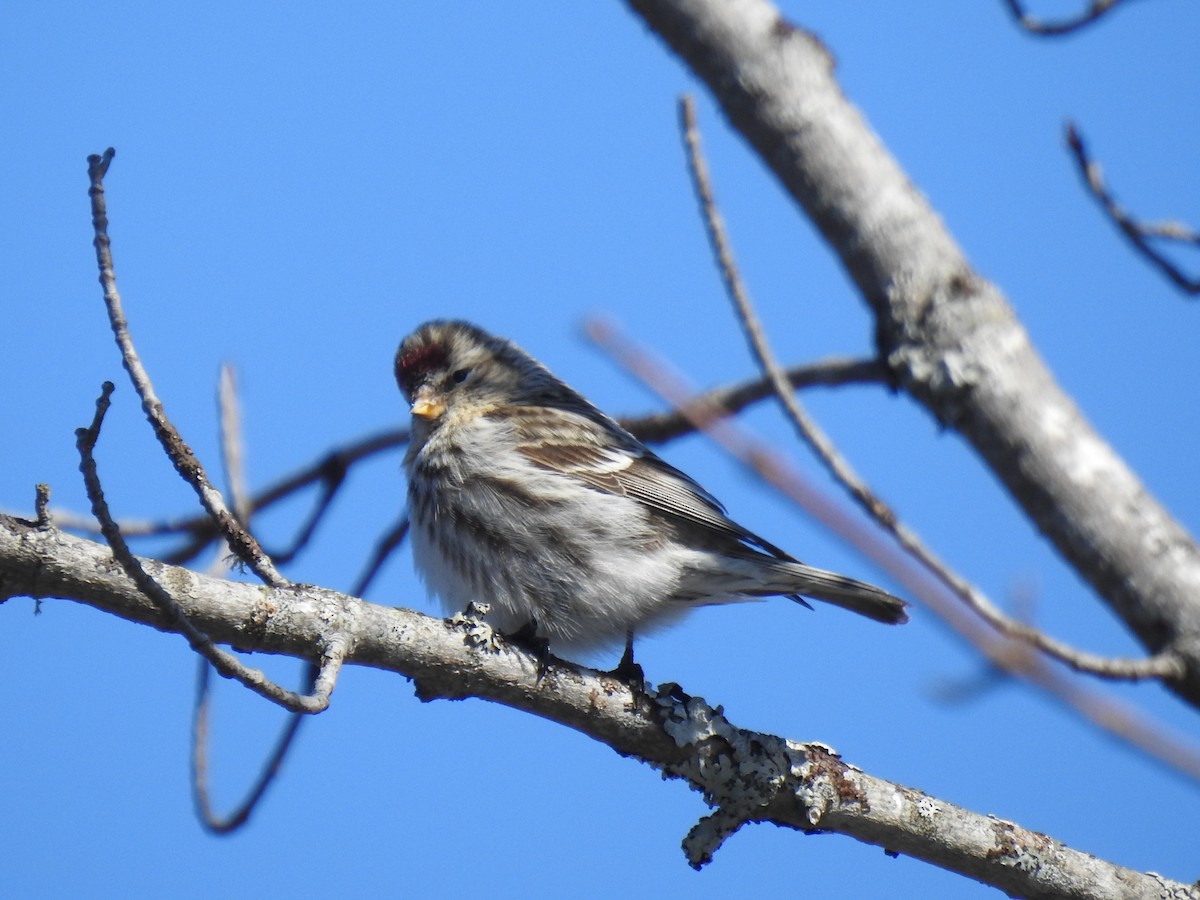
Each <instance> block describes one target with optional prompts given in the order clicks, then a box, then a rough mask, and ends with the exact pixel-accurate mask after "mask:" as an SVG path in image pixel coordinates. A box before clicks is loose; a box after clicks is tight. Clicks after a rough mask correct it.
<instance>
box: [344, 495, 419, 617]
mask: <svg viewBox="0 0 1200 900" xmlns="http://www.w3.org/2000/svg"><path fill="white" fill-rule="evenodd" d="M407 534H408V512H407V511H405V513H404V514H403V515H402V516H401V517H400V521H398V522H397V523H396V524H395V525H394V526H392V528H391V529H390V530H389V531H388V533H387V534H385V535H384V536H383V537H382V538H380V539H379V541H378V542H377V543H376V544H375V552H374V553H373V554H372V555H371V560H370V562H368V563H367V567H366V569H365V570H363V573H362V574H361V575H360V576H358V581H356V582H355V583H354V587H352V588H351V589H350V593H351V594H353V595H354V596H355V597H364V596H366V593H367V588H369V587H370V586H371V582H373V581H374V580H375V576H376V575H378V574H379V570H380V569H382V568H383V564H384V563H385V562H387V559H388V557H389V556H391V555H392V553H394V552H395V550H396V548H397V547H399V546H400V545H401V544H402V543H404V538H405V536H406V535H407Z"/></svg>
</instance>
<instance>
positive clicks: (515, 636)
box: [504, 619, 554, 684]
mask: <svg viewBox="0 0 1200 900" xmlns="http://www.w3.org/2000/svg"><path fill="white" fill-rule="evenodd" d="M504 640H506V641H507V642H508V643H510V644H512V645H514V646H515V647H519V648H520V649H521V650H524V651H525V652H526V653H529V654H530V655H532V656H533V658H534V659H536V660H537V681H538V683H539V684H540V683H541V681H542V678H543V677H544V676H545V674H546V673H547V672H549V671H550V662H551V660H553V659H554V656H553V655H552V654H551V653H550V639H549V638H545V637H542V636H541V635H539V634H538V630H537V622H535V621H534V620H533V619H530V620H529V621H528V622H526V623H525V624H524V625H522V626H521V627H520V628H518V629H517V630H516V631H514V632H513V633H512V634H506V635H505V636H504Z"/></svg>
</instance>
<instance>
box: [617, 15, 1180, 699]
mask: <svg viewBox="0 0 1200 900" xmlns="http://www.w3.org/2000/svg"><path fill="white" fill-rule="evenodd" d="M628 4H629V6H630V7H631V8H632V9H633V10H634V11H635V12H637V13H638V14H639V15H640V16H641V17H642V18H643V19H644V20H645V21H646V23H647V24H648V25H649V26H650V27H651V28H652V29H653V30H654V31H655V32H657V33H658V34H659V36H660V37H662V38H663V40H664V41H666V43H667V44H668V45H669V46H670V47H671V48H672V49H673V50H674V51H675V52H676V53H677V54H679V56H680V57H682V58H683V60H684V61H685V62H686V63H687V64H688V66H689V67H690V68H691V69H692V71H693V72H694V73H695V74H696V75H697V76H698V77H699V78H701V79H702V80H703V81H704V82H705V83H706V84H707V85H708V87H709V89H710V90H711V91H712V93H713V95H714V97H715V98H716V99H717V102H718V103H719V104H720V106H721V109H722V110H723V111H724V113H725V115H726V116H727V117H728V119H729V121H730V122H731V124H732V125H733V126H734V128H736V129H737V130H738V131H739V132H741V134H742V135H743V136H744V137H745V138H746V140H747V141H748V142H749V143H750V145H751V146H752V147H753V148H754V150H755V152H756V153H757V154H758V155H759V156H760V157H761V158H762V160H763V161H764V162H765V163H766V164H767V165H768V166H769V167H770V168H771V169H772V171H773V172H774V173H775V175H776V176H777V177H778V178H779V180H780V182H781V183H782V184H783V186H784V187H785V188H786V190H787V191H788V192H789V193H790V194H791V195H792V197H793V198H794V199H795V200H796V202H797V203H799V204H800V206H801V207H802V208H803V209H804V211H805V212H806V213H807V214H808V216H809V217H810V218H811V219H812V221H813V223H814V224H815V225H816V226H817V228H818V229H819V231H820V232H821V234H822V236H823V237H824V239H825V240H826V241H827V242H828V244H829V245H830V247H831V248H832V249H833V250H834V251H835V252H836V253H837V254H838V256H839V257H840V259H841V261H842V264H843V265H844V266H845V268H846V270H847V272H848V273H849V275H850V277H851V278H852V280H853V281H854V283H855V285H856V286H857V287H858V289H859V291H860V293H861V294H862V296H863V298H864V299H865V300H866V302H867V304H868V306H869V307H870V308H871V310H872V311H873V312H874V314H875V318H876V340H877V342H878V344H879V347H880V352H881V355H882V356H883V358H884V359H885V360H886V362H887V365H888V368H889V369H890V371H891V372H892V373H893V375H894V377H895V380H896V383H897V384H898V385H900V386H901V387H902V388H903V389H904V390H906V391H907V392H908V393H909V394H910V395H911V396H912V397H914V398H915V399H916V400H917V401H918V402H920V403H921V404H922V405H924V406H925V407H926V409H928V410H929V412H930V413H931V414H932V415H933V416H934V418H935V419H937V421H938V422H939V423H941V424H943V425H945V426H947V427H951V428H954V429H956V430H958V431H959V433H961V434H962V435H963V436H964V437H965V438H966V439H967V440H968V441H969V442H970V443H971V445H972V446H973V447H974V448H975V450H976V451H977V452H978V453H979V455H980V456H981V457H982V458H983V460H984V461H985V462H986V463H987V465H988V466H989V467H990V468H991V469H992V470H993V472H994V473H995V474H996V476H997V477H998V478H999V479H1000V480H1001V482H1002V483H1003V484H1004V485H1005V487H1006V488H1007V489H1008V491H1009V493H1010V494H1011V495H1012V496H1013V497H1014V499H1016V500H1017V502H1018V503H1019V504H1020V505H1021V506H1022V507H1023V509H1024V510H1025V512H1026V514H1027V515H1028V516H1029V518H1030V520H1031V521H1032V522H1034V523H1035V524H1036V526H1037V527H1038V528H1039V529H1040V530H1041V531H1042V532H1043V533H1044V534H1045V535H1046V536H1047V537H1048V538H1049V539H1050V540H1051V541H1052V542H1053V544H1054V545H1055V547H1056V548H1057V549H1058V551H1059V552H1060V553H1061V554H1062V555H1063V556H1064V557H1065V558H1066V560H1067V561H1068V562H1069V563H1070V564H1071V565H1072V566H1074V567H1075V569H1076V570H1077V571H1078V572H1079V573H1080V574H1081V575H1083V577H1084V578H1086V579H1087V581H1088V582H1090V583H1091V584H1092V586H1093V587H1094V588H1095V589H1096V592H1097V593H1098V594H1099V595H1100V596H1101V597H1102V598H1103V599H1104V600H1105V601H1106V602H1107V603H1108V605H1109V606H1110V607H1111V608H1112V609H1113V610H1114V611H1115V612H1116V613H1117V614H1118V615H1119V616H1120V617H1121V618H1122V619H1123V620H1124V621H1125V622H1126V624H1127V625H1128V626H1129V628H1130V629H1131V630H1132V631H1133V632H1134V634H1136V635H1137V637H1138V639H1139V640H1140V641H1141V642H1142V643H1143V645H1144V646H1145V647H1146V648H1147V649H1148V650H1149V651H1150V652H1151V653H1152V654H1157V653H1159V652H1160V651H1163V650H1171V651H1173V652H1175V653H1177V654H1178V655H1179V656H1180V658H1181V659H1183V661H1184V664H1185V667H1186V674H1185V675H1184V676H1183V677H1182V678H1180V679H1176V680H1172V681H1169V682H1168V684H1169V686H1170V687H1171V688H1172V689H1173V690H1174V691H1176V692H1177V693H1178V694H1179V695H1180V696H1182V697H1183V698H1185V699H1186V700H1187V701H1188V702H1190V703H1191V704H1192V705H1193V706H1197V707H1200V604H1197V603H1196V602H1195V597H1196V596H1197V594H1198V593H1200V550H1198V549H1197V547H1196V545H1195V543H1194V541H1193V540H1192V539H1191V537H1190V536H1189V535H1188V534H1187V532H1186V531H1185V530H1184V529H1183V528H1182V527H1181V526H1180V525H1179V524H1178V523H1177V522H1176V521H1175V520H1174V519H1172V518H1171V516H1170V514H1169V513H1168V512H1167V511H1166V510H1165V509H1163V508H1162V506H1161V505H1160V504H1158V503H1157V502H1156V501H1155V500H1154V499H1153V497H1152V496H1151V494H1150V492H1149V491H1148V490H1147V489H1146V487H1145V485H1143V484H1142V483H1141V482H1140V481H1139V480H1138V478H1137V477H1136V476H1135V475H1134V473H1133V472H1132V471H1131V470H1130V469H1129V467H1128V466H1126V465H1125V463H1124V462H1123V461H1122V460H1121V459H1120V458H1119V457H1118V456H1117V454H1116V453H1115V452H1114V451H1113V450H1112V448H1111V447H1109V446H1108V444H1106V443H1105V442H1104V441H1103V439H1102V438H1101V437H1100V436H1099V435H1098V434H1096V433H1095V432H1094V431H1093V430H1092V428H1091V426H1090V425H1089V424H1088V422H1087V421H1086V420H1085V419H1084V417H1083V415H1082V413H1080V411H1079V410H1078V408H1077V407H1076V406H1075V404H1074V403H1073V402H1072V401H1071V399H1070V398H1069V397H1068V396H1067V395H1066V394H1065V393H1064V392H1063V390H1062V389H1061V388H1060V387H1059V386H1058V384H1057V383H1056V382H1055V380H1054V377H1053V375H1052V374H1051V373H1050V371H1049V370H1048V369H1047V368H1046V366H1045V364H1044V363H1043V362H1042V360H1041V359H1040V358H1039V357H1038V355H1037V353H1036V351H1035V350H1034V348H1033V346H1032V345H1031V343H1030V341H1029V336H1028V335H1027V334H1026V332H1025V330H1024V329H1023V328H1022V327H1021V325H1020V323H1019V322H1018V321H1017V319H1016V316H1015V314H1014V313H1013V311H1012V309H1011V308H1010V307H1009V305H1008V303H1007V302H1006V301H1005V299H1004V297H1003V296H1002V295H1001V293H1000V291H999V290H998V289H997V288H996V287H995V286H993V285H991V284H989V283H988V282H986V281H985V280H984V279H982V278H981V277H979V276H978V275H977V274H976V273H975V272H973V271H972V270H971V268H970V265H969V263H968V262H967V260H966V258H965V257H964V255H963V253H962V251H961V249H960V248H959V247H958V246H957V245H956V244H955V243H954V240H953V239H952V238H951V236H950V235H949V234H948V233H947V232H946V229H945V227H944V225H943V224H942V222H941V220H940V219H939V218H938V216H937V215H936V213H935V212H934V211H933V210H932V209H931V208H930V207H929V204H928V203H927V202H926V200H925V198H924V197H922V196H921V194H920V192H919V191H918V190H917V189H916V188H915V187H914V186H913V185H912V184H911V183H910V182H909V181H908V179H907V177H906V176H905V175H904V173H903V172H902V171H901V170H900V168H899V166H898V165H897V163H896V161H895V160H894V159H893V158H892V157H891V156H890V155H889V154H888V153H887V151H886V150H885V148H884V147H883V146H882V144H881V143H880V142H879V140H878V138H877V137H876V136H875V135H874V134H873V133H872V132H871V130H870V129H869V127H868V126H867V124H866V122H864V121H863V118H862V115H861V113H859V111H858V110H857V109H855V108H854V107H853V106H852V105H851V104H850V103H849V102H847V100H846V99H845V97H844V96H843V95H842V93H841V90H840V88H839V87H838V85H837V83H836V82H835V81H834V79H833V75H832V64H831V61H830V58H829V54H828V52H827V51H826V50H825V49H824V48H823V47H822V45H821V44H820V42H819V41H818V40H817V39H816V38H814V37H813V36H812V35H810V34H808V33H806V32H804V31H802V30H800V29H798V28H796V27H795V26H793V25H791V24H790V23H788V22H786V21H784V20H783V19H782V18H781V17H780V15H779V12H778V10H776V9H775V8H774V7H773V6H772V5H771V4H770V3H768V2H766V0H673V2H668V0H628Z"/></svg>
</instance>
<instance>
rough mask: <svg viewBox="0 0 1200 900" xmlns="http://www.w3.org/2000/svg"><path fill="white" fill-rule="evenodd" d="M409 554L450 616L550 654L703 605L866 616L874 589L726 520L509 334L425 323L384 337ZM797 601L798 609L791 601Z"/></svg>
mask: <svg viewBox="0 0 1200 900" xmlns="http://www.w3.org/2000/svg"><path fill="white" fill-rule="evenodd" d="M396 380H397V381H398V382H399V384H400V389H401V391H403V392H404V395H405V397H406V398H407V399H408V402H409V403H410V404H412V417H413V418H412V435H411V438H410V441H409V445H408V453H407V454H406V456H405V458H404V467H405V471H406V474H407V476H408V508H409V515H410V516H411V519H412V541H413V557H414V559H415V561H416V565H417V569H418V571H419V572H420V573H421V575H422V577H423V578H424V580H425V583H426V585H427V586H428V588H429V589H430V591H431V592H432V593H434V594H436V595H437V596H438V597H439V598H440V600H441V601H442V603H443V604H444V605H445V606H446V607H447V608H448V609H450V610H452V611H458V610H462V609H464V608H465V607H466V606H467V604H468V603H471V602H477V603H486V604H488V606H489V612H488V614H487V620H488V622H489V623H490V624H492V625H493V626H494V627H496V628H498V629H499V630H500V631H502V632H505V633H512V632H517V631H521V632H524V633H527V634H529V633H531V634H534V635H536V636H537V637H539V638H543V639H546V640H548V641H549V642H550V645H551V647H552V648H554V649H555V650H559V651H561V650H562V649H568V650H576V651H582V650H589V649H594V648H600V647H604V646H606V645H613V644H616V643H617V642H618V641H622V640H624V641H626V642H627V643H626V653H627V658H628V660H629V661H630V663H632V655H631V654H632V640H633V633H634V631H640V630H644V629H645V628H646V627H648V626H654V625H660V624H664V623H667V622H669V621H671V620H673V619H675V618H677V617H678V616H681V615H682V614H684V613H686V612H688V611H689V610H691V609H693V608H695V607H697V606H703V605H706V604H712V603H730V602H734V601H739V600H751V599H755V598H758V597H765V596H771V595H784V596H790V597H792V598H793V599H795V600H800V598H801V597H811V598H814V599H817V600H824V601H825V602H827V603H832V604H834V605H836V606H841V607H843V608H844V609H848V610H851V611H853V612H856V613H859V614H861V615H864V616H867V617H869V618H872V619H875V620H876V621H879V622H887V623H892V624H898V623H901V622H905V621H907V619H908V616H907V615H905V612H904V606H905V604H904V602H903V601H902V600H899V599H897V598H896V597H893V596H892V595H891V594H888V593H886V592H885V591H882V590H880V589H879V588H877V587H872V586H871V585H869V584H864V583H863V582H861V581H855V580H853V579H850V578H846V577H845V576H843V575H837V574H834V573H832V572H825V571H822V570H821V569H814V568H812V567H810V566H806V565H804V564H803V563H800V562H798V561H797V560H795V559H793V558H792V557H791V556H788V554H786V553H784V552H783V551H782V550H780V549H779V548H778V547H776V546H774V545H773V544H770V543H768V542H767V541H765V540H763V539H762V538H761V537H759V536H758V535H756V534H754V533H753V532H751V531H748V530H747V529H745V528H743V527H742V526H741V525H738V524H737V523H736V522H734V521H733V520H732V519H730V518H729V517H728V516H727V515H726V514H725V509H724V507H722V506H721V504H720V503H719V502H718V501H717V500H716V498H715V497H713V496H712V494H710V493H709V492H708V491H706V490H705V489H704V488H702V487H701V486H700V485H699V484H697V483H696V482H695V481H693V480H692V479H691V478H689V477H688V476H687V475H685V474H684V473H683V472H680V471H679V470H678V469H676V468H675V467H674V466H672V465H670V464H669V463H666V462H664V461H663V460H661V459H659V457H658V456H656V455H655V454H654V453H653V452H651V451H650V450H649V449H648V448H647V447H646V446H645V445H644V444H642V443H641V441H639V440H638V439H637V438H635V437H634V436H633V435H632V434H630V433H629V432H628V431H626V430H625V429H624V428H622V427H621V426H620V425H618V424H617V423H616V422H615V421H614V420H612V419H611V418H609V417H608V416H606V415H605V414H604V413H602V412H600V410H598V409H597V408H596V407H594V406H592V404H591V403H589V402H588V401H587V400H585V399H584V398H583V397H582V396H581V395H579V394H578V393H576V392H575V391H573V390H572V389H571V388H569V387H567V385H565V384H564V383H563V382H561V381H559V380H558V379H557V378H555V377H554V376H553V375H552V374H550V372H549V370H547V369H546V367H545V366H543V365H542V364H541V363H539V362H538V361H537V360H535V359H533V358H532V357H531V356H529V355H528V354H527V353H525V351H523V350H521V349H520V348H519V347H517V346H516V345H515V344H513V343H512V342H511V341H508V340H505V339H504V338H500V337H495V336H493V335H490V334H488V333H487V332H485V331H483V330H482V329H480V328H478V327H476V326H474V325H471V324H469V323H467V322H458V321H433V322H426V323H425V324H424V325H422V326H421V327H420V328H418V329H417V330H416V331H414V332H413V333H412V334H410V335H409V336H408V337H406V338H405V339H404V340H403V341H402V342H401V344H400V349H399V350H398V351H397V353H396ZM800 602H803V601H802V600H800Z"/></svg>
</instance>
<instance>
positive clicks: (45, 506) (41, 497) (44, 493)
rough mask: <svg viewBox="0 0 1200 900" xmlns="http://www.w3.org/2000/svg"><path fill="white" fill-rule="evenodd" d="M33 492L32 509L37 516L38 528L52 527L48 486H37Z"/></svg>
mask: <svg viewBox="0 0 1200 900" xmlns="http://www.w3.org/2000/svg"><path fill="white" fill-rule="evenodd" d="M34 492H35V493H34V499H33V508H34V512H35V513H36V514H37V524H38V528H52V527H54V520H53V519H52V518H51V517H50V485H48V484H39V485H38V486H37V487H36V488H34Z"/></svg>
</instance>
